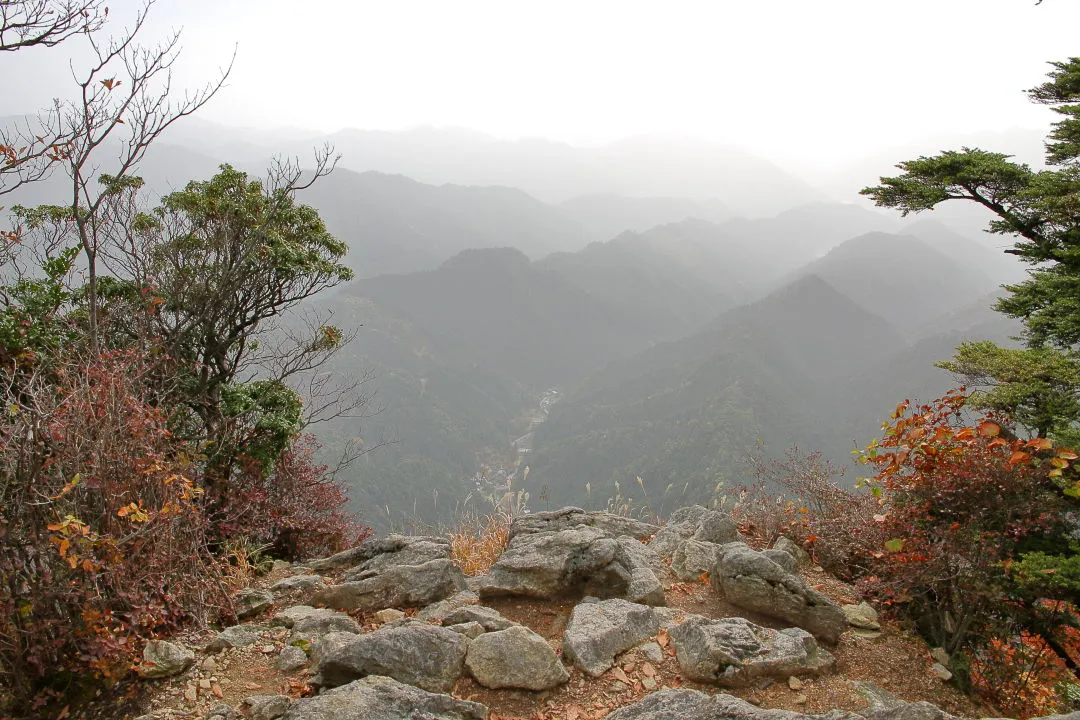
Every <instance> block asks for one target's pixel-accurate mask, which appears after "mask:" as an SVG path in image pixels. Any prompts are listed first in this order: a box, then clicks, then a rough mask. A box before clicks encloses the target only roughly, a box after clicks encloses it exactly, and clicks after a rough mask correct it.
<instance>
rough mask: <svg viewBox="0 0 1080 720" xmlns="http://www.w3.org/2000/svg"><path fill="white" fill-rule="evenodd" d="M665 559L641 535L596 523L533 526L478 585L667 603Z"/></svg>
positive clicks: (481, 589)
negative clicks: (615, 533) (662, 574)
mask: <svg viewBox="0 0 1080 720" xmlns="http://www.w3.org/2000/svg"><path fill="white" fill-rule="evenodd" d="M659 562H660V561H659V558H658V557H657V556H656V554H655V553H653V552H651V551H650V550H649V549H648V548H646V547H645V546H644V545H642V544H641V543H640V542H638V541H637V540H635V539H633V538H631V537H621V538H617V539H616V538H611V537H608V536H607V535H606V534H605V533H604V532H603V531H602V530H599V529H597V528H593V527H579V528H574V529H571V530H559V531H544V532H530V533H525V534H520V535H518V536H517V537H515V538H514V539H513V540H511V541H510V544H509V546H507V548H506V550H505V551H504V552H503V554H502V556H501V557H500V558H499V559H498V561H496V563H495V564H494V565H493V566H492V567H491V570H490V571H489V572H488V574H487V575H484V576H481V577H479V578H476V581H475V586H474V587H475V589H476V591H477V592H478V593H479V594H480V596H481V597H490V596H498V595H520V596H526V597H538V598H555V597H563V596H572V595H593V596H595V597H600V598H611V597H621V598H625V599H627V600H631V601H636V602H645V603H648V604H655V605H662V604H663V603H664V592H663V586H662V585H661V584H660V580H659V577H658V571H657V568H658V566H659Z"/></svg>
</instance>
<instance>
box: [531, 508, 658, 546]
mask: <svg viewBox="0 0 1080 720" xmlns="http://www.w3.org/2000/svg"><path fill="white" fill-rule="evenodd" d="M578 527H590V528H596V529H597V530H600V531H601V532H602V533H603V534H604V535H605V536H606V537H612V538H616V537H621V536H623V535H626V536H628V537H632V538H635V539H637V540H644V539H646V538H648V537H651V536H652V535H654V534H655V533H656V532H657V531H658V530H659V529H660V528H659V526H657V525H653V524H651V523H647V522H642V521H641V520H635V519H634V518H628V517H623V516H621V515H614V514H612V513H608V512H586V511H585V510H582V509H581V508H577V507H564V508H562V509H561V510H551V511H549V512H538V513H531V514H529V515H519V516H518V517H516V518H514V522H513V523H511V525H510V538H511V539H513V538H515V537H517V536H518V535H525V534H528V533H537V532H557V531H559V530H570V529H572V528H578Z"/></svg>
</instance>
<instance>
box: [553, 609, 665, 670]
mask: <svg viewBox="0 0 1080 720" xmlns="http://www.w3.org/2000/svg"><path fill="white" fill-rule="evenodd" d="M659 629H660V626H659V624H658V623H657V620H656V614H655V612H654V611H653V609H652V608H651V607H649V606H647V605H639V604H637V603H631V602H627V601H626V600H619V599H614V600H604V601H602V602H583V603H580V604H579V605H577V606H576V607H575V608H574V610H573V612H572V613H571V614H570V621H569V622H568V623H567V625H566V631H565V632H564V634H563V655H564V656H565V657H566V658H567V659H569V660H572V661H573V663H574V664H575V665H576V666H577V667H579V668H581V669H582V670H584V671H585V672H587V673H588V674H589V675H592V676H593V677H599V676H600V675H602V674H603V673H605V672H606V671H607V670H608V669H609V668H610V667H611V666H612V665H613V664H614V663H615V656H616V655H618V654H620V653H623V652H626V651H627V650H629V649H630V648H632V647H634V646H635V645H638V644H640V643H642V642H644V641H646V640H650V639H652V638H655V637H656V633H657V632H658V631H659Z"/></svg>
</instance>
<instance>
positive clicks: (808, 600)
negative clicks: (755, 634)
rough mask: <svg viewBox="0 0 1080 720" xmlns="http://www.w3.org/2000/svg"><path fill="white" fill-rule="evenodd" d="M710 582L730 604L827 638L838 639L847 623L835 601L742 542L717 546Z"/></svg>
mask: <svg viewBox="0 0 1080 720" xmlns="http://www.w3.org/2000/svg"><path fill="white" fill-rule="evenodd" d="M710 582H711V583H712V586H713V588H714V589H715V590H716V591H717V592H718V593H719V594H720V596H721V597H723V598H724V599H725V600H727V601H728V602H730V603H731V604H733V605H736V606H738V607H741V608H745V609H747V610H752V611H754V612H758V613H761V614H762V615H766V616H769V617H774V618H779V619H781V620H784V621H785V622H789V623H791V624H792V625H795V626H797V627H800V628H802V629H804V630H808V631H810V632H811V633H813V634H814V635H816V636H817V637H819V638H821V639H823V640H825V641H826V642H832V643H834V642H836V641H837V640H839V639H840V635H841V634H842V633H843V632H844V631H845V630H846V629H847V626H848V623H847V618H846V617H845V616H844V612H843V611H842V610H841V609H840V607H839V606H838V605H837V604H836V603H834V602H833V601H832V600H830V599H828V598H827V597H825V596H824V595H822V594H821V593H819V592H817V591H815V590H813V589H811V588H809V587H807V585H806V583H805V582H803V580H802V578H800V577H799V576H798V575H794V574H792V573H789V572H787V571H786V570H785V569H784V568H783V567H781V566H780V565H777V564H776V563H775V562H774V561H772V560H771V559H769V557H768V556H766V555H764V554H762V553H760V552H756V551H754V550H751V549H750V548H749V547H747V546H746V545H744V544H742V543H728V544H727V545H722V546H721V547H720V559H719V560H718V561H717V564H716V569H715V571H714V572H713V573H712V574H711V575H710Z"/></svg>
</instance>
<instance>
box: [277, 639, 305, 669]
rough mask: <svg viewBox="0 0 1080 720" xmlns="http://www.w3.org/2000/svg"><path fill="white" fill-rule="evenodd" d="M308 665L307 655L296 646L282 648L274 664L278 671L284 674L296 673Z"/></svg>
mask: <svg viewBox="0 0 1080 720" xmlns="http://www.w3.org/2000/svg"><path fill="white" fill-rule="evenodd" d="M307 664H308V656H307V653H306V652H304V650H303V649H302V648H299V647H297V646H296V645H286V646H285V647H283V648H281V652H280V653H278V658H277V661H276V662H275V663H274V665H275V666H276V667H277V669H278V670H280V671H281V672H284V673H291V672H296V671H297V670H299V669H300V668H302V667H304V666H305V665H307Z"/></svg>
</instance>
